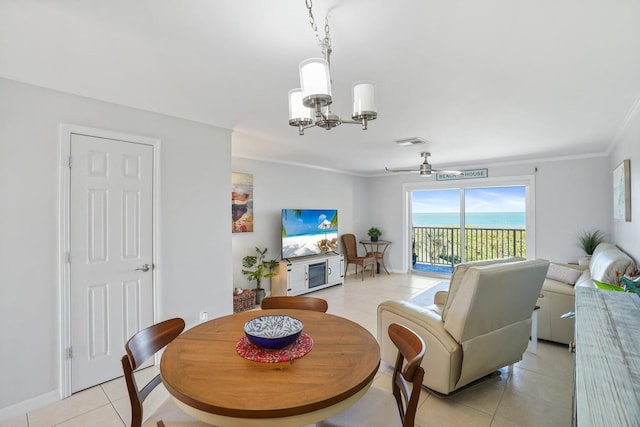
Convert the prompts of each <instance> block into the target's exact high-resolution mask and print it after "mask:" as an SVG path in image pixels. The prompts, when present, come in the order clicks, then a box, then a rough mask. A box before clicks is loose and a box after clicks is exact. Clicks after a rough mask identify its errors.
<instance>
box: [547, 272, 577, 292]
mask: <svg viewBox="0 0 640 427" xmlns="http://www.w3.org/2000/svg"><path fill="white" fill-rule="evenodd" d="M548 292H553V293H555V294H563V295H571V296H573V295H575V294H576V291H575V289H574V288H573V286H569V284H567V283H564V282H559V281H557V280H555V279H550V278H549V276H547V278H546V279H544V283H543V284H542V293H548Z"/></svg>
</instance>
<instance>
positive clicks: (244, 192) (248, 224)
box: [231, 172, 253, 233]
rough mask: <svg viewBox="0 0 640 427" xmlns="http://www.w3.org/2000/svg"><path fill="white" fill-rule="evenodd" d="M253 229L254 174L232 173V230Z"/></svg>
mask: <svg viewBox="0 0 640 427" xmlns="http://www.w3.org/2000/svg"><path fill="white" fill-rule="evenodd" d="M252 231H253V175H251V174H248V173H237V172H232V173H231V232H232V233H247V232H252Z"/></svg>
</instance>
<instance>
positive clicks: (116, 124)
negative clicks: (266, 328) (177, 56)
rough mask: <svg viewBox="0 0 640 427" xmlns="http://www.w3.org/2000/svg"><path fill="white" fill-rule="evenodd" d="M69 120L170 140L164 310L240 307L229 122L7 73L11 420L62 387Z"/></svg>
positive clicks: (4, 153)
mask: <svg viewBox="0 0 640 427" xmlns="http://www.w3.org/2000/svg"><path fill="white" fill-rule="evenodd" d="M60 123H70V124H77V125H82V126H88V127H93V128H99V129H106V130H111V131H117V132H123V133H129V134H136V135H142V136H149V137H153V138H157V139H159V140H160V141H161V165H160V166H161V174H162V175H161V178H160V186H161V187H160V189H161V200H160V202H161V205H160V212H159V214H160V224H159V233H160V236H159V237H160V239H161V243H162V246H161V247H162V250H161V253H160V254H159V257H158V274H159V276H160V279H161V282H160V283H161V289H160V293H161V304H160V307H159V315H160V317H161V318H167V317H171V316H181V317H183V318H185V320H186V322H187V324H195V323H196V322H197V316H198V312H199V311H200V310H204V309H206V310H207V311H208V312H209V313H210V315H212V316H217V315H222V314H228V313H230V312H231V311H232V298H231V290H232V288H233V286H232V277H231V270H230V268H229V267H228V266H229V265H230V264H231V253H230V250H229V249H230V248H231V232H230V227H229V208H228V207H229V203H228V201H229V188H230V185H231V135H230V131H227V130H223V129H219V128H215V127H212V126H207V125H203V124H199V123H195V122H190V121H186V120H181V119H176V118H171V117H168V116H163V115H159V114H153V113H149V112H145V111H140V110H136V109H132V108H126V107H122V106H118V105H114V104H109V103H104V102H100V101H96V100H91V99H87V98H82V97H78V96H73V95H68V94H63V93H60V92H55V91H50V90H46V89H42V88H38V87H35V86H30V85H25V84H21V83H17V82H13V81H10V80H6V79H0V195H1V199H0V200H1V203H2V208H1V209H0V236H1V238H0V241H1V244H0V271H2V284H1V286H0V341H1V342H2V351H1V352H0V378H2V384H3V385H2V386H1V387H0V419H2V418H3V416H4V417H5V418H6V417H7V416H11V415H12V414H11V412H12V411H26V409H30V408H28V407H27V406H29V405H31V406H37V405H38V404H39V403H42V399H51V398H52V396H53V397H54V398H55V397H57V391H58V388H59V379H58V371H59V367H60V366H59V365H60V352H59V349H58V346H59V327H60V322H59V320H60V313H59V303H58V301H59V295H58V289H59V282H58V277H59V272H58V265H57V261H56V260H57V259H58V257H57V249H58V235H57V233H58V224H59V219H58V212H59V207H58V201H59V190H58V185H59V182H58V181H59V176H60V169H59V165H60V158H59V152H60V129H59V126H60ZM223 296H224V297H223ZM39 399H40V400H39ZM24 402H28V403H24ZM23 413H24V412H23Z"/></svg>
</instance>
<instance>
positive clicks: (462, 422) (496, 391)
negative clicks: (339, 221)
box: [0, 273, 573, 427]
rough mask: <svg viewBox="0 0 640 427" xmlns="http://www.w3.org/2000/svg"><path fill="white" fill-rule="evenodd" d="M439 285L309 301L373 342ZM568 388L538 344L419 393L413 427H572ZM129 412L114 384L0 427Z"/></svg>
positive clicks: (339, 293)
mask: <svg viewBox="0 0 640 427" xmlns="http://www.w3.org/2000/svg"><path fill="white" fill-rule="evenodd" d="M441 280H442V279H439V278H438V279H436V278H432V277H427V276H422V275H415V274H414V275H410V274H407V275H405V274H391V275H387V274H384V273H383V274H380V275H377V276H376V277H375V278H371V277H367V276H365V280H364V281H362V280H360V277H355V276H353V275H349V276H347V278H346V280H345V283H344V285H342V286H335V287H332V288H328V289H322V290H320V291H317V292H315V293H313V294H312V295H313V296H318V297H321V298H325V299H326V300H327V301H328V303H329V311H328V312H329V313H332V314H336V315H339V316H343V317H346V318H348V319H351V320H353V321H355V322H357V323H359V324H361V325H362V326H364V327H365V328H367V329H368V330H369V331H370V332H371V333H372V334H373V335H374V336H375V335H376V328H377V326H376V315H377V312H376V309H377V306H378V304H379V303H380V302H382V301H385V300H388V299H408V298H411V297H413V296H415V295H417V294H418V293H420V292H422V291H423V290H425V289H428V288H430V287H431V286H434V285H435V284H437V283H438V282H440V281H441ZM156 372H157V368H156V367H152V368H148V369H146V370H144V371H142V372H140V373H139V375H141V376H152V375H155V373H156ZM391 372H392V367H390V366H387V365H385V364H382V366H381V368H380V372H379V373H378V376H377V377H376V379H375V382H374V386H376V387H380V388H383V389H387V390H390V388H391ZM572 390H573V360H572V356H571V354H570V353H569V352H568V351H567V348H566V346H564V345H558V344H554V343H549V342H545V341H541V342H539V343H538V349H537V354H532V353H529V352H526V353H525V354H524V356H523V360H522V361H520V362H519V363H517V364H515V365H513V366H510V367H505V368H502V369H501V370H500V371H498V372H497V373H496V374H495V375H494V376H492V377H491V378H490V379H488V380H485V381H483V382H481V383H479V384H477V385H474V386H472V387H470V388H467V389H465V390H464V391H462V392H458V393H456V394H454V395H453V396H451V397H447V398H444V397H440V396H438V395H436V394H433V393H430V392H429V391H427V390H424V389H423V391H422V395H421V397H420V402H419V408H418V413H417V416H416V426H417V427H430V426H439V427H446V426H455V427H460V426H474V427H475V426H478V427H507V426H522V427H528V426H530V427H535V426H540V427H553V426H570V425H571V399H572ZM154 393H156V392H154ZM157 398H158V399H160V398H162V396H158V397H157ZM129 414H130V409H129V401H128V397H127V391H126V387H125V385H124V381H123V379H122V378H119V379H115V380H113V381H110V382H107V383H104V384H101V385H99V386H96V387H93V388H91V389H88V390H85V391H82V392H80V393H76V394H74V395H73V396H71V397H70V398H68V399H65V400H62V401H60V402H57V403H54V404H52V405H49V406H47V407H44V408H41V409H38V410H35V411H32V412H29V413H28V414H25V415H24V416H21V417H18V418H15V419H12V420H8V421H5V422H0V427H53V426H56V427H86V426H97V427H123V426H127V425H128V424H127V423H128V422H129ZM369 427H375V426H369ZM380 427H386V426H380Z"/></svg>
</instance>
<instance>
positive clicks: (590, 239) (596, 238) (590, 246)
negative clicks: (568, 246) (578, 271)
mask: <svg viewBox="0 0 640 427" xmlns="http://www.w3.org/2000/svg"><path fill="white" fill-rule="evenodd" d="M602 242H604V234H602V233H601V232H600V231H599V230H595V231H585V232H583V233H582V234H580V236H578V243H579V246H580V248H582V250H583V251H584V252H585V253H586V256H585V257H584V258H583V259H581V260H579V261H578V264H580V265H585V264H589V260H590V259H591V255H593V251H595V250H596V246H598V245H599V244H600V243H602Z"/></svg>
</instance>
